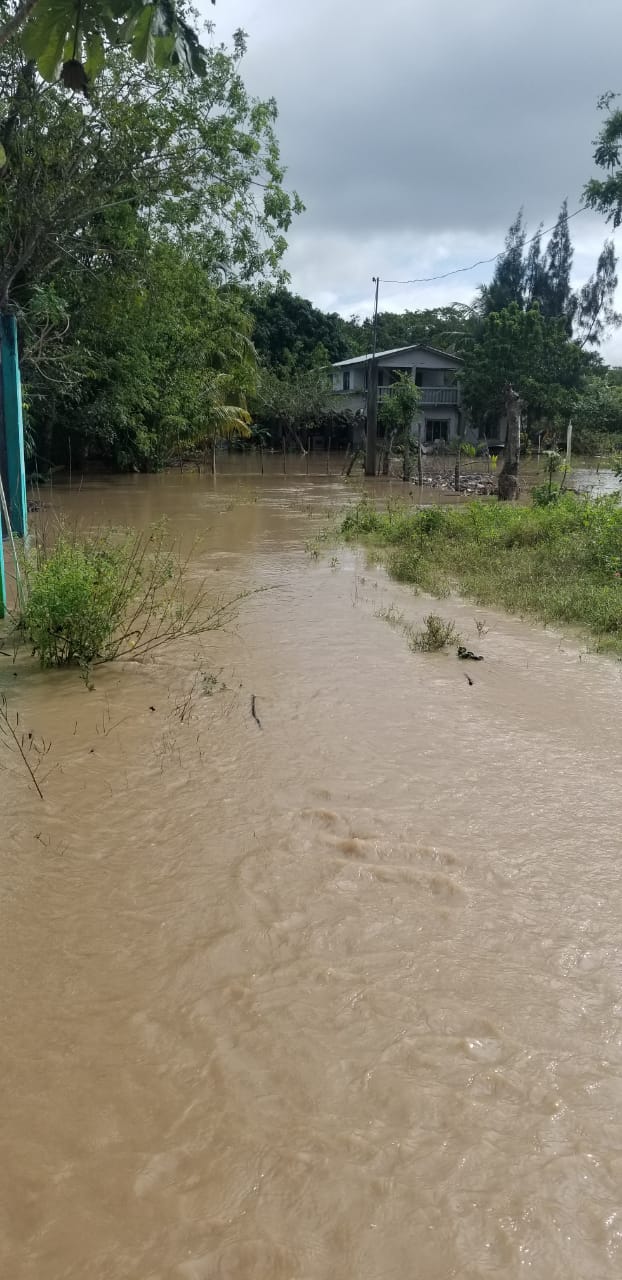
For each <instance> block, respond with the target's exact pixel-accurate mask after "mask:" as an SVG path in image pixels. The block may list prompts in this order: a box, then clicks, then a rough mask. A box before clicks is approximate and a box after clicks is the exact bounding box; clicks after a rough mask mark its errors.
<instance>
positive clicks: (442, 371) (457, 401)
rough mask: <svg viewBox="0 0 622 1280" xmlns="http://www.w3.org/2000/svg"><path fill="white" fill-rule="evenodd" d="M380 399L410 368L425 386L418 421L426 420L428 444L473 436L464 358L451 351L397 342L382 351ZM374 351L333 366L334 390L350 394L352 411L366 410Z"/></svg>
mask: <svg viewBox="0 0 622 1280" xmlns="http://www.w3.org/2000/svg"><path fill="white" fill-rule="evenodd" d="M376 360H377V364H378V403H379V405H380V404H381V403H382V399H383V397H384V396H389V395H391V388H392V386H393V385H394V384H395V382H396V381H397V380H398V378H399V376H400V375H401V374H404V373H408V374H409V375H410V377H411V378H412V379H413V381H414V382H415V383H416V385H417V386H418V387H420V388H421V408H420V411H419V415H418V417H417V418H416V419H415V421H414V423H413V426H414V428H415V429H417V430H418V428H419V425H421V439H422V443H423V444H424V446H427V447H428V448H431V447H432V446H434V444H436V442H437V441H442V442H444V443H445V444H449V443H450V441H452V440H455V439H456V437H457V436H461V435H462V436H464V437H466V439H471V438H475V437H472V432H471V431H470V428H469V424H468V421H466V420H465V415H464V412H463V408H462V403H461V396H460V384H459V381H458V375H459V373H460V370H461V368H462V361H461V360H460V359H459V357H458V356H452V355H450V354H449V352H447V351H438V350H437V348H436V347H428V346H426V345H425V344H424V343H417V344H416V345H415V346H412V347H396V348H395V349H394V350H392V351H379V352H378V353H377V355H376ZM370 362H371V356H370V355H367V356H354V357H353V358H352V359H350V360H339V361H338V362H337V363H336V364H334V365H333V366H332V368H333V390H334V391H335V392H338V393H340V394H342V395H343V396H344V401H345V399H346V397H347V403H348V407H349V408H351V409H352V410H353V411H355V412H356V411H357V410H360V411H362V412H363V413H365V411H366V405H367V378H368V372H369V366H370Z"/></svg>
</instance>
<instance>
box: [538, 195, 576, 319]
mask: <svg viewBox="0 0 622 1280" xmlns="http://www.w3.org/2000/svg"><path fill="white" fill-rule="evenodd" d="M572 259H573V248H572V243H571V240H570V232H569V230H568V201H567V200H564V202H563V204H562V207H561V209H560V211H559V217H558V219H557V222H556V223H555V226H554V228H553V232H552V235H551V238H550V240H549V243H548V245H547V248H546V253H545V255H544V261H543V264H542V270H541V278H540V283H539V296H538V295H536V296H535V297H534V301H538V302H539V303H540V307H541V310H542V314H543V315H544V316H547V317H549V318H550V319H553V320H555V319H562V320H564V321H565V323H566V328H567V330H568V333H572V321H573V317H574V313H575V310H576V298H575V296H574V294H573V292H572V288H571V285H570V273H571V270H572Z"/></svg>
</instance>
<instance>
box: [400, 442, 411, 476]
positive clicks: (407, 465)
mask: <svg viewBox="0 0 622 1280" xmlns="http://www.w3.org/2000/svg"><path fill="white" fill-rule="evenodd" d="M412 473H413V455H412V449H411V447H410V435H407V436H406V438H405V440H404V457H403V459H402V480H403V481H404V484H409V483H410V480H411V477H412Z"/></svg>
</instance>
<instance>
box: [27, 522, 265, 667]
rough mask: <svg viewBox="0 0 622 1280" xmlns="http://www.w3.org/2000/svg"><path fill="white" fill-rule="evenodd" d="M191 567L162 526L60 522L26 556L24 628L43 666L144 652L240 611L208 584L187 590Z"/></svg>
mask: <svg viewBox="0 0 622 1280" xmlns="http://www.w3.org/2000/svg"><path fill="white" fill-rule="evenodd" d="M187 568H188V562H187V561H184V560H182V559H181V558H180V556H179V554H178V552H177V550H176V549H175V547H171V546H169V545H168V542H167V537H166V526H165V525H164V524H160V525H156V526H155V527H154V528H152V529H150V530H149V531H147V532H146V533H131V532H119V531H118V530H114V529H107V530H104V531H101V532H98V533H94V534H89V535H86V536H83V535H81V534H80V533H78V532H77V531H75V530H73V531H71V530H67V529H66V528H64V527H61V529H60V531H59V533H58V536H57V537H56V539H55V540H54V542H53V543H52V545H49V544H48V543H47V541H46V539H45V538H42V539H40V540H39V542H38V543H37V544H36V546H35V548H34V551H33V552H32V553H31V554H30V556H29V557H28V558H27V559H26V562H25V565H24V578H25V582H26V599H25V603H24V605H23V608H22V614H21V617H20V618H19V627H20V629H21V631H22V632H23V634H24V635H25V636H26V637H27V638H28V639H29V640H30V641H31V643H32V647H33V652H34V653H35V654H36V655H37V656H38V658H39V660H40V662H41V665H42V666H44V667H61V666H67V665H71V664H75V665H77V666H80V667H81V668H82V669H83V670H88V669H89V667H91V666H93V665H94V664H99V663H101V662H109V661H111V660H112V659H114V658H119V657H125V656H127V657H129V656H132V657H143V656H144V655H145V654H147V653H149V652H150V651H151V650H153V649H154V648H158V647H159V646H160V645H162V644H165V643H166V642H167V641H169V640H173V639H176V638H178V637H180V636H185V635H201V634H203V633H204V632H207V631H211V630H214V629H215V628H216V627H220V626H223V625H225V624H226V623H227V622H228V621H230V620H231V619H232V618H233V616H234V614H235V604H236V601H235V600H232V601H228V602H224V603H223V602H219V601H216V602H213V601H210V599H209V598H208V596H207V593H206V590H205V588H204V587H203V586H200V587H199V588H198V589H195V590H192V591H188V589H187V577H188V575H187ZM240 598H241V597H237V599H240Z"/></svg>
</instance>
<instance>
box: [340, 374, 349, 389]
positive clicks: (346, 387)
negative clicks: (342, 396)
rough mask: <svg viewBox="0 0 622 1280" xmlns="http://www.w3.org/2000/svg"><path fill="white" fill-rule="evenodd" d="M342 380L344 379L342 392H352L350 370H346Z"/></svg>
mask: <svg viewBox="0 0 622 1280" xmlns="http://www.w3.org/2000/svg"><path fill="white" fill-rule="evenodd" d="M341 379H342V381H341V390H342V391H349V390H350V370H349V369H344V371H343V373H342V375H341Z"/></svg>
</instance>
